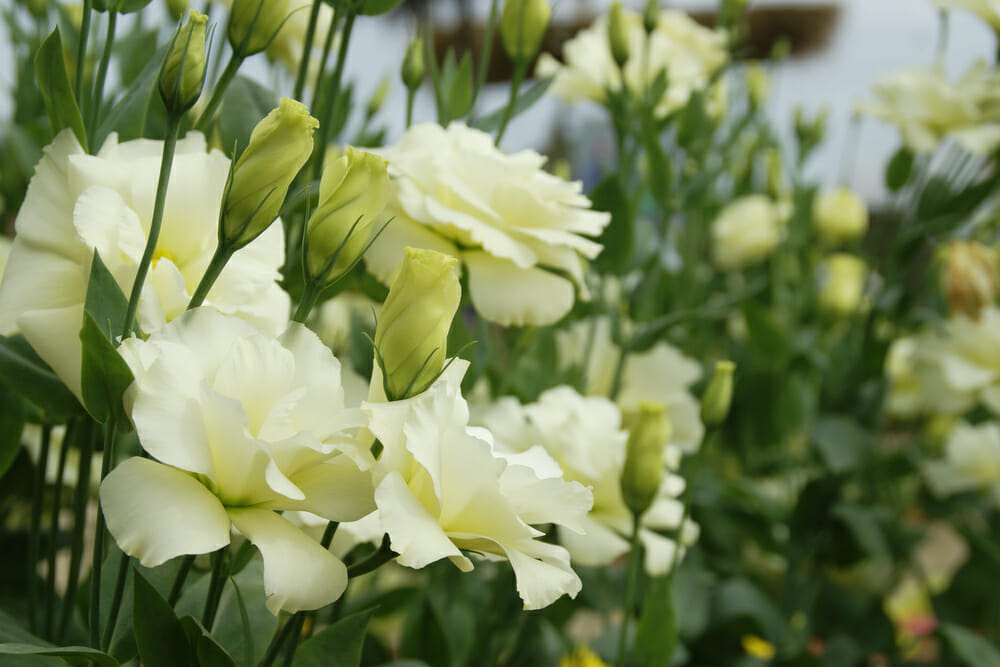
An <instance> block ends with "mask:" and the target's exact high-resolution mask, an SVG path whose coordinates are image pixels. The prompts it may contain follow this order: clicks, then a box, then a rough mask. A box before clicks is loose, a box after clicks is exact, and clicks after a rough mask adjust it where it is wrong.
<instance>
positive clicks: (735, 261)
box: [712, 194, 792, 271]
mask: <svg viewBox="0 0 1000 667" xmlns="http://www.w3.org/2000/svg"><path fill="white" fill-rule="evenodd" d="M791 213H792V207H791V204H790V203H788V202H775V201H774V200H772V199H771V198H769V197H767V196H765V195H759V194H754V195H746V196H744V197H740V198H739V199H737V200H735V201H733V202H732V203H730V204H729V205H728V206H726V207H725V208H724V209H722V211H720V212H719V215H718V216H717V217H716V218H715V220H714V221H713V222H712V254H713V258H714V260H715V263H716V265H717V266H718V267H719V268H720V269H723V270H724V271H735V270H738V269H742V268H744V267H747V266H750V265H751V264H755V263H757V262H759V261H761V260H763V259H766V258H767V257H769V256H770V255H771V253H772V252H774V249H775V248H776V247H777V246H778V244H779V243H780V242H781V239H782V238H783V237H784V234H785V222H786V221H787V220H788V217H789V216H790V215H791Z"/></svg>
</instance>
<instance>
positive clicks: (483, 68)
mask: <svg viewBox="0 0 1000 667" xmlns="http://www.w3.org/2000/svg"><path fill="white" fill-rule="evenodd" d="M499 4H500V3H499V0H492V2H490V17H489V19H488V20H487V22H486V34H485V35H484V36H483V49H482V51H480V52H479V69H478V70H477V71H476V88H475V92H474V93H473V95H474V99H479V91H480V90H482V89H483V85H484V84H485V83H486V74H487V72H488V71H489V69H490V60H491V59H492V56H493V39H494V36H495V35H496V31H497V15H498V12H497V9H498V5H499ZM407 125H409V123H407Z"/></svg>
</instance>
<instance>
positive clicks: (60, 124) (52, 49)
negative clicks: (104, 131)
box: [35, 28, 87, 150]
mask: <svg viewBox="0 0 1000 667" xmlns="http://www.w3.org/2000/svg"><path fill="white" fill-rule="evenodd" d="M35 80H36V81H37V82H38V90H39V92H41V94H42V99H43V100H44V101H45V111H46V113H47V114H48V116H49V122H50V123H51V124H52V136H55V135H57V134H59V132H61V131H62V130H63V128H67V127H69V128H72V130H73V134H75V135H76V138H77V139H78V140H79V141H80V145H81V146H83V148H84V150H87V131H86V130H85V129H84V125H83V116H81V115H80V107H79V106H78V104H77V100H76V97H74V96H73V88H72V87H71V86H70V83H69V75H68V74H66V60H65V59H64V58H63V46H62V37H60V35H59V28H56V29H55V30H53V31H52V34H51V35H49V36H48V37H47V38H46V39H45V41H44V42H42V45H41V46H40V47H39V48H38V53H37V55H35Z"/></svg>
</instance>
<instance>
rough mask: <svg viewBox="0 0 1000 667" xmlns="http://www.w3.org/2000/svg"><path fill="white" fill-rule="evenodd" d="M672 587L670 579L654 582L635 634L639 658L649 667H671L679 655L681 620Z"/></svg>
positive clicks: (656, 579) (650, 586) (659, 578)
mask: <svg viewBox="0 0 1000 667" xmlns="http://www.w3.org/2000/svg"><path fill="white" fill-rule="evenodd" d="M670 583H671V577H670V576H664V577H656V578H655V579H653V580H652V582H651V583H650V585H649V588H648V589H647V591H646V597H645V600H644V602H643V607H642V615H641V616H639V624H638V626H637V627H636V630H635V656H636V658H638V660H639V662H641V663H642V664H643V665H648V666H649V667H667V665H669V664H670V661H671V660H672V659H673V657H674V653H675V652H676V651H677V616H676V615H675V614H674V601H673V597H672V596H671V594H670Z"/></svg>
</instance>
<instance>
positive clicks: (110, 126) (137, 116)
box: [93, 41, 166, 146]
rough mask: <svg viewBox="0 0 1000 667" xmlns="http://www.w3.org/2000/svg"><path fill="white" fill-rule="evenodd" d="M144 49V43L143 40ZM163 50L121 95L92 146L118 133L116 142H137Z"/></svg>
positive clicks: (147, 109)
mask: <svg viewBox="0 0 1000 667" xmlns="http://www.w3.org/2000/svg"><path fill="white" fill-rule="evenodd" d="M147 48H148V41H147ZM165 54H166V47H164V48H161V49H160V50H158V51H156V53H155V54H154V55H153V57H152V58H150V59H149V62H147V63H146V66H145V67H144V68H143V69H142V71H141V72H140V73H139V75H138V76H137V77H136V78H135V80H134V81H133V82H132V83H131V84H130V85H129V87H128V89H127V90H126V91H125V93H124V94H123V95H122V96H121V97H120V98H119V99H118V101H117V102H115V104H114V106H113V107H111V110H110V111H109V112H108V114H107V116H106V117H105V118H104V121H103V122H102V123H101V125H100V126H99V127H98V128H97V130H96V132H95V133H94V137H93V139H94V145H95V146H103V145H104V140H105V139H107V137H108V135H109V134H111V133H112V132H117V133H118V140H119V141H128V140H130V139H138V138H139V137H141V136H142V134H143V129H144V128H145V126H146V116H147V114H148V112H149V104H150V101H151V100H152V99H153V91H154V90H156V81H157V78H158V77H159V74H160V66H161V64H162V63H163V58H164V55H165Z"/></svg>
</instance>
